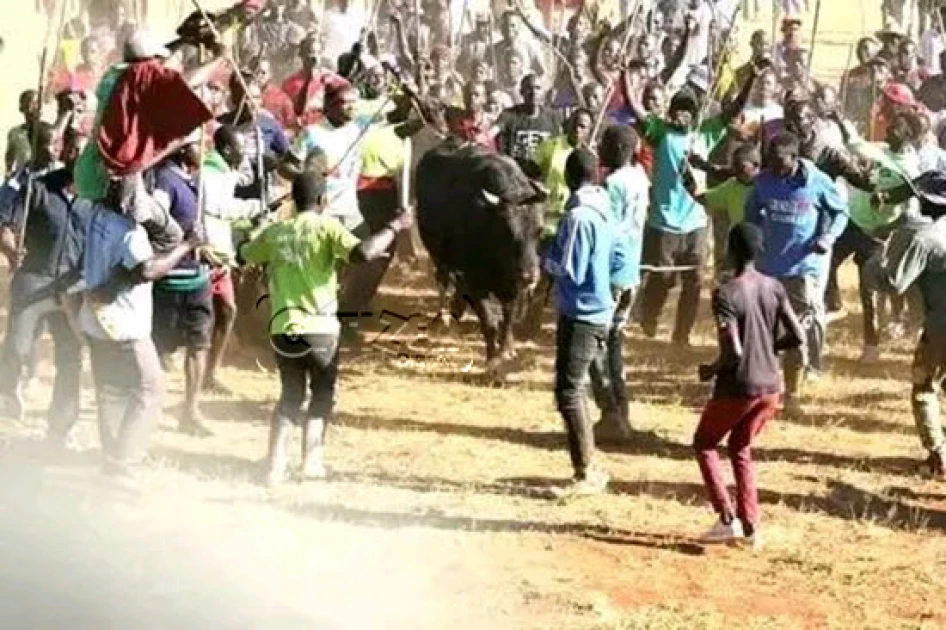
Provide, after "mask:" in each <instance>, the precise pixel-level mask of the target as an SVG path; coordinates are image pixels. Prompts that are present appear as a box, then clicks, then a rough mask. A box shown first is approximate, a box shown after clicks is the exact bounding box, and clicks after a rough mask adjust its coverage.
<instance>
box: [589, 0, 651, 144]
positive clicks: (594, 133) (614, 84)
mask: <svg viewBox="0 0 946 630" xmlns="http://www.w3.org/2000/svg"><path fill="white" fill-rule="evenodd" d="M642 2H643V0H635V2H634V10H633V11H632V12H631V15H630V17H628V19H627V25H626V26H625V29H626V31H625V32H624V41H622V42H621V56H622V57H623V56H624V54H625V53H626V51H627V47H628V46H629V45H630V43H631V36H632V35H633V34H634V24H635V22H637V14H638V12H639V11H640V8H641V5H642ZM604 44H605V42H602V43H601V45H602V46H603V45H604ZM625 72H626V70H624V69H622V70H621V72H619V73H618V77H617V79H615V80H614V81H611V83H610V85H608V88H607V90H606V91H605V93H604V99H603V101H602V102H601V107H600V108H599V109H598V114H597V116H596V117H595V124H594V126H593V127H592V128H591V141H592V142H594V141H595V138H597V137H598V131H600V130H601V125H602V123H603V122H604V119H605V116H606V115H607V113H608V105H609V104H610V103H611V98H612V97H613V96H614V90H616V89H618V88H619V87H620V89H623V87H624V86H623V85H622V86H618V83H619V82H623V81H624V73H625ZM628 96H630V95H628Z"/></svg>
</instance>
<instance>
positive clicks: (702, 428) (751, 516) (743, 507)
mask: <svg viewBox="0 0 946 630" xmlns="http://www.w3.org/2000/svg"><path fill="white" fill-rule="evenodd" d="M779 398H780V396H779V395H778V394H769V395H765V396H755V397H751V398H749V397H746V398H714V399H712V400H710V401H709V402H708V403H707V404H706V407H705V408H704V409H703V415H702V416H700V424H699V425H698V426H697V427H696V434H695V435H694V436H693V448H694V450H696V459H697V462H699V464H700V472H701V473H702V474H703V483H704V484H705V485H706V492H707V494H708V495H709V500H710V502H711V503H712V504H713V508H714V509H715V510H716V512H717V513H718V514H732V503H731V500H730V498H729V492H728V490H727V489H726V483H725V482H724V481H723V471H722V466H721V465H720V462H719V453H717V452H716V447H717V446H718V445H719V443H720V442H722V440H723V438H724V437H725V436H726V434H727V433H728V434H729V445H728V446H729V458H730V460H732V468H733V476H734V477H735V480H736V516H738V517H739V519H740V520H741V521H742V522H743V523H748V524H750V525H755V524H756V523H757V522H758V514H759V497H758V492H757V491H756V485H755V466H753V464H752V439H753V438H754V437H755V436H756V435H758V433H759V431H761V430H762V427H763V426H765V423H766V422H768V421H769V420H771V419H772V418H773V417H774V416H775V412H776V410H777V408H778V404H779Z"/></svg>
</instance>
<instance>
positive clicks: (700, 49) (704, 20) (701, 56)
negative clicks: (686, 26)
mask: <svg viewBox="0 0 946 630" xmlns="http://www.w3.org/2000/svg"><path fill="white" fill-rule="evenodd" d="M692 15H693V18H694V20H695V21H696V26H695V27H694V29H693V35H692V37H693V44H692V45H691V46H690V51H689V53H688V54H687V59H686V63H685V64H684V65H687V66H695V65H699V64H701V63H703V61H704V60H705V59H706V58H707V57H709V49H710V24H711V23H712V22H713V7H711V6H710V5H709V3H707V2H705V0H704V2H701V3H700V6H699V7H697V8H696V10H695V11H693V12H692Z"/></svg>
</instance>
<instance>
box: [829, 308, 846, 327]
mask: <svg viewBox="0 0 946 630" xmlns="http://www.w3.org/2000/svg"><path fill="white" fill-rule="evenodd" d="M845 317H847V309H844V308H842V309H841V310H840V311H828V313H827V314H826V315H825V321H826V322H827V323H829V324H832V323H834V322H838V321H841V320H842V319H844V318H845Z"/></svg>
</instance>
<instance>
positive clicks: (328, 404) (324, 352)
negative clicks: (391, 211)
mask: <svg viewBox="0 0 946 630" xmlns="http://www.w3.org/2000/svg"><path fill="white" fill-rule="evenodd" d="M292 198H293V202H294V203H295V206H296V209H297V215H296V216H295V217H294V218H292V219H290V220H288V221H283V222H280V223H275V224H273V225H270V226H269V227H267V228H265V229H264V230H263V231H262V233H260V234H259V235H258V236H256V237H255V238H253V239H252V240H251V241H250V242H249V243H245V244H244V245H243V246H242V247H240V248H239V252H240V255H241V257H242V259H243V260H244V261H246V262H247V263H251V264H258V265H266V266H267V267H268V272H269V279H270V280H269V293H270V295H269V300H270V305H271V308H272V314H271V318H270V328H269V334H270V335H271V343H272V346H273V349H274V350H275V351H276V364H277V366H278V368H279V378H280V381H281V384H282V391H281V394H280V398H279V403H278V404H277V406H276V411H275V413H274V414H273V420H272V427H271V431H270V439H269V458H268V471H267V482H268V483H270V484H276V483H279V482H281V481H282V480H283V479H285V476H286V467H287V464H288V455H287V452H286V451H287V447H288V441H289V436H290V431H291V430H292V426H293V425H294V424H302V426H303V460H302V461H303V464H302V476H303V478H304V479H321V478H324V477H325V476H326V471H325V464H324V461H323V452H324V447H323V444H324V436H325V429H326V426H327V424H328V421H329V420H330V417H331V414H332V408H333V404H334V399H335V383H336V380H337V376H338V338H339V331H340V325H339V322H338V317H337V299H338V296H337V293H338V273H337V267H338V264H339V263H345V262H347V263H351V264H357V263H363V262H367V261H370V260H374V259H377V258H380V257H381V256H384V255H386V252H387V249H388V247H389V246H390V245H391V244H392V243H393V242H394V239H395V237H396V236H397V234H398V233H399V232H401V231H402V230H404V229H406V228H408V227H410V224H411V215H409V214H406V213H405V214H401V215H399V216H398V217H396V218H395V219H394V220H393V221H391V222H390V223H389V224H388V226H387V227H386V228H384V229H382V230H380V231H379V232H377V233H376V234H374V235H373V236H371V237H370V238H368V239H366V240H364V241H359V240H358V238H357V237H355V236H354V235H353V234H351V232H349V231H348V230H347V229H346V228H345V227H344V226H342V224H341V223H340V222H339V221H338V219H335V218H334V217H329V216H326V215H324V214H322V210H323V209H324V208H325V201H326V197H325V177H324V176H323V175H321V174H319V173H316V172H313V171H305V172H303V173H302V174H301V175H299V176H298V177H297V178H296V179H295V180H294V181H293V183H292ZM307 390H308V391H310V392H311V398H310V401H309V408H308V411H307V412H306V413H305V415H304V416H303V414H302V404H303V402H304V401H305V398H306V391H307Z"/></svg>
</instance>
